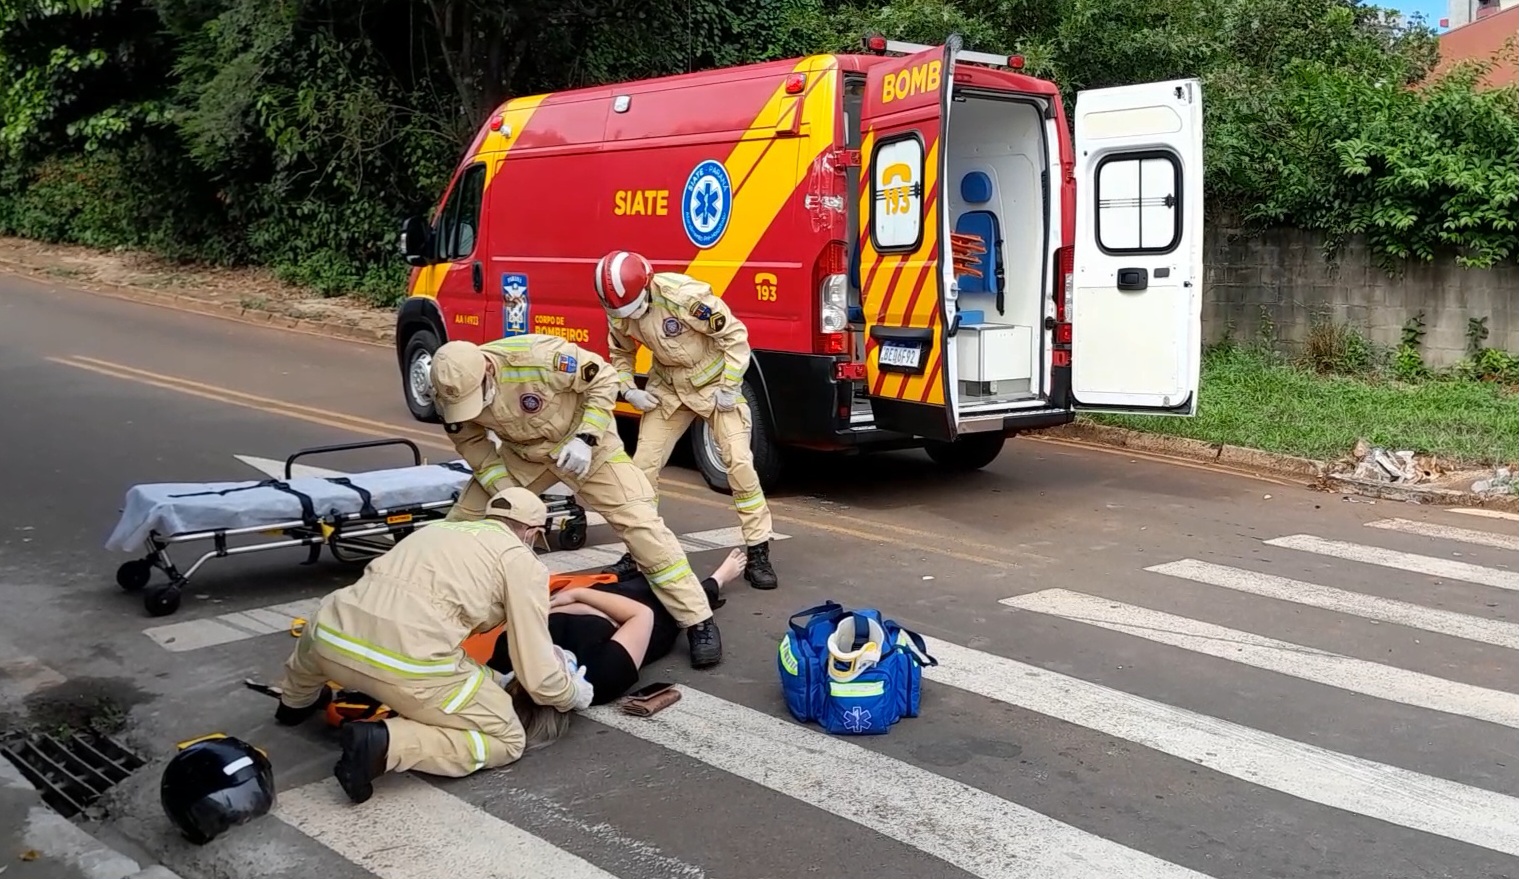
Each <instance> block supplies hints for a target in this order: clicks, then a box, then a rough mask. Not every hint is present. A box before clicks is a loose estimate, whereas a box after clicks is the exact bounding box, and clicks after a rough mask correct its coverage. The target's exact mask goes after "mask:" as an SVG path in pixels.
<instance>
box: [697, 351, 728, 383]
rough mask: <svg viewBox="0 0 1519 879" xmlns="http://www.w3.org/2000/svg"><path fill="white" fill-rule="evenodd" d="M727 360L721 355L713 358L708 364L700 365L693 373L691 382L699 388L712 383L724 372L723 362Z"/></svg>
mask: <svg viewBox="0 0 1519 879" xmlns="http://www.w3.org/2000/svg"><path fill="white" fill-rule="evenodd" d="M725 362H726V361H724V360H723V358H722V356H721V355H719V356H718V357H715V358H713V359H712V360H711V361H710V362H708V363H707V364H706V365H704V366H701V367H698V368H697V369H696V370H695V371H694V372H692V373H691V384H692V385H693V386H694V387H698V388H699V387H701V386H702V385H706V384H710V383H711V382H712V381H713V380H714V379H716V378H717V377H718V376H719V375H722V374H723V364H724V363H725Z"/></svg>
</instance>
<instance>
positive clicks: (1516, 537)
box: [1366, 519, 1519, 552]
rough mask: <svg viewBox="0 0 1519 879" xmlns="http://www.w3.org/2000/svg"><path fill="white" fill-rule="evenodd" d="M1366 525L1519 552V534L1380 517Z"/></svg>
mask: <svg viewBox="0 0 1519 879" xmlns="http://www.w3.org/2000/svg"><path fill="white" fill-rule="evenodd" d="M1366 527H1367V528H1380V529H1382V530H1384V531H1401V532H1403V533H1405V534H1417V535H1419V536H1420V537H1433V538H1436V539H1438V540H1457V541H1460V542H1462V543H1474V544H1476V545H1478V546H1491V547H1495V548H1497V549H1511V550H1513V551H1515V552H1519V534H1496V533H1494V532H1492V531H1477V530H1475V529H1472V528H1454V527H1452V526H1450V525H1441V524H1439V523H1438V522H1413V521H1410V520H1408V519H1378V520H1377V521H1375V522H1367V523H1366Z"/></svg>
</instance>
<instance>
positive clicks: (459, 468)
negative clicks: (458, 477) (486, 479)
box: [438, 461, 475, 476]
mask: <svg viewBox="0 0 1519 879" xmlns="http://www.w3.org/2000/svg"><path fill="white" fill-rule="evenodd" d="M438 466H439V467H447V468H448V469H450V470H453V471H454V472H456V473H463V474H464V475H466V476H474V475H475V471H473V470H471V469H469V468H468V467H466V466H464V465H463V464H460V463H459V462H458V461H443V462H441V463H440V464H438Z"/></svg>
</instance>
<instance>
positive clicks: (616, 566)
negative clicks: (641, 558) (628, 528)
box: [601, 552, 638, 580]
mask: <svg viewBox="0 0 1519 879" xmlns="http://www.w3.org/2000/svg"><path fill="white" fill-rule="evenodd" d="M601 573H603V574H616V575H617V579H618V580H626V579H628V578H630V577H635V576H637V575H638V562H635V561H633V554H632V553H631V552H625V553H623V554H622V558H620V559H618V560H617V561H616V562H614V563H613V564H612V565H611V566H609V567H605V568H602V569H601Z"/></svg>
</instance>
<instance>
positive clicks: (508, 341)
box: [480, 336, 533, 354]
mask: <svg viewBox="0 0 1519 879" xmlns="http://www.w3.org/2000/svg"><path fill="white" fill-rule="evenodd" d="M480 347H481V348H483V349H484V350H486V351H490V352H493V353H496V354H508V353H516V352H519V351H527V350H529V349H530V348H532V347H533V340H532V339H529V338H526V337H524V336H507V337H505V338H502V339H495V340H492V341H490V342H486V343H485V344H484V345H481V346H480Z"/></svg>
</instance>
